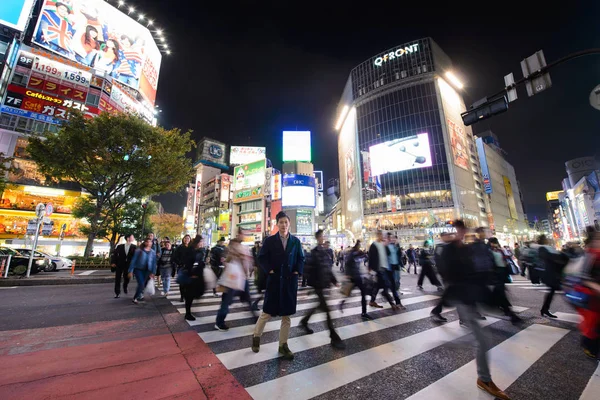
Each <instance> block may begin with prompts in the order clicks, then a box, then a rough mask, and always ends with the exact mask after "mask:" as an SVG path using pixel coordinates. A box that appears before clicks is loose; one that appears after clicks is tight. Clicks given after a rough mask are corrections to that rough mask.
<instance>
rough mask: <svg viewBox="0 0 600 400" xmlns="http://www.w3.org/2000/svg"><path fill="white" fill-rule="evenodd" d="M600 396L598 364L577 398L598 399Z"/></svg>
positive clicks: (599, 367)
mask: <svg viewBox="0 0 600 400" xmlns="http://www.w3.org/2000/svg"><path fill="white" fill-rule="evenodd" d="M598 397H600V365H598V368H596V371H595V372H594V374H593V375H592V377H591V378H590V380H589V382H588V384H587V386H586V387H585V389H584V390H583V393H582V394H581V397H580V398H579V400H598Z"/></svg>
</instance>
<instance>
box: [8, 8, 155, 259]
mask: <svg viewBox="0 0 600 400" xmlns="http://www.w3.org/2000/svg"><path fill="white" fill-rule="evenodd" d="M68 3H69V4H68V5H67V4H66V3H61V2H52V1H25V2H23V3H22V4H23V10H22V12H21V13H20V15H17V16H18V18H17V20H15V21H12V22H11V21H5V20H4V19H3V18H4V17H6V16H0V153H3V154H5V155H7V156H9V157H14V161H12V167H13V171H12V172H11V173H9V175H8V181H9V182H10V183H11V185H10V186H9V188H8V189H7V190H5V191H4V193H2V194H1V197H0V208H1V209H2V211H1V212H0V240H2V241H4V244H7V245H12V246H22V245H28V244H29V243H30V241H31V238H30V236H31V233H28V231H30V230H28V229H27V226H29V225H31V221H32V220H33V219H34V218H35V211H34V209H35V207H34V206H32V204H33V203H35V204H36V205H37V204H38V203H45V204H52V205H53V208H54V214H53V215H52V216H51V217H50V222H49V223H46V224H44V226H43V227H42V235H41V237H40V240H39V247H40V250H43V251H47V252H50V253H54V252H55V248H57V246H58V244H59V243H62V247H61V251H62V252H63V254H65V255H68V254H78V253H79V254H81V253H82V252H83V249H84V248H85V245H86V241H87V238H86V237H85V235H83V234H82V233H81V231H80V230H79V227H80V226H81V224H83V223H84V221H81V220H79V219H77V218H74V217H73V215H72V207H73V205H74V203H75V201H76V200H77V198H79V197H81V196H85V195H86V194H85V193H84V192H82V190H81V188H80V187H78V186H77V185H75V184H74V183H72V182H61V183H59V184H57V183H54V182H50V181H47V180H46V179H45V176H44V174H43V171H39V170H38V168H37V165H36V164H35V163H34V162H33V161H32V160H31V159H30V157H29V155H28V153H27V144H28V140H29V139H28V138H29V137H30V136H34V135H39V134H41V133H43V132H56V131H57V130H58V129H59V127H60V124H61V123H63V122H64V121H66V120H68V119H69V115H70V111H71V110H77V111H81V112H83V113H84V115H85V116H86V117H87V118H93V117H95V116H97V115H99V114H100V113H102V112H108V113H116V112H127V113H131V114H135V115H138V116H140V117H141V118H142V119H144V120H145V121H146V122H147V123H149V124H156V118H155V100H156V91H157V87H158V76H159V70H160V64H161V61H162V54H161V51H162V50H164V45H159V44H158V43H161V41H160V40H159V38H158V37H155V36H154V35H155V34H156V33H153V32H151V31H150V30H149V29H148V28H147V27H146V26H144V25H142V24H140V23H139V22H137V21H136V20H134V19H133V18H132V17H131V16H128V15H127V14H125V13H123V12H121V11H120V10H119V9H117V8H116V7H113V6H112V5H110V4H109V3H107V2H93V3H94V4H93V5H94V9H95V12H96V13H97V18H96V19H95V20H94V21H92V22H90V21H88V18H87V16H86V14H85V13H86V7H89V6H90V5H91V4H88V3H92V2H90V1H88V0H73V1H70V2H68ZM15 4H16V3H15ZM65 12H67V13H68V14H69V18H62V17H60V15H61V13H65ZM57 21H58V22H61V21H62V22H61V24H62V25H61V27H63V28H64V31H61V32H52V29H53V28H52V23H54V24H56V23H57ZM84 21H86V22H85V23H84ZM99 21H102V23H100V22H99ZM88 22H89V24H88ZM48 27H50V28H48ZM92 30H95V31H96V34H97V35H96V36H95V37H92V36H89V37H86V36H85V35H86V32H88V33H89V31H92ZM134 39H135V40H134ZM84 44H85V45H84ZM96 45H97V46H96ZM101 46H102V48H104V47H107V48H108V51H100V47H101ZM159 46H161V47H159ZM119 49H120V50H121V51H117V50H119ZM46 225H47V226H46ZM63 238H64V241H63V240H62V239H63ZM108 250H109V246H108V243H107V242H102V241H98V242H97V243H96V244H95V248H94V251H95V252H96V253H101V252H103V251H107V252H108Z"/></svg>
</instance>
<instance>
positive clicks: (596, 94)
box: [590, 85, 600, 110]
mask: <svg viewBox="0 0 600 400" xmlns="http://www.w3.org/2000/svg"><path fill="white" fill-rule="evenodd" d="M590 104H591V105H592V107H594V108H595V109H596V110H600V85H598V86H596V87H595V88H594V90H592V93H590Z"/></svg>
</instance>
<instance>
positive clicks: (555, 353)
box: [0, 274, 600, 400]
mask: <svg viewBox="0 0 600 400" xmlns="http://www.w3.org/2000/svg"><path fill="white" fill-rule="evenodd" d="M519 279H521V278H520V277H519ZM401 287H402V289H401V291H403V292H404V295H403V296H402V301H403V303H404V304H405V305H406V306H407V310H406V311H405V312H401V313H397V314H394V313H393V312H392V311H391V310H390V309H389V306H387V307H386V308H384V309H382V310H376V309H372V308H370V309H369V313H370V314H371V315H372V316H373V317H374V318H375V320H374V321H372V322H363V321H361V319H360V301H359V299H358V297H357V295H358V293H357V292H356V291H355V292H354V293H353V295H354V298H353V299H352V300H351V301H349V302H347V303H346V305H345V306H344V313H340V312H339V311H337V312H335V313H334V314H333V316H332V317H333V318H334V319H333V322H334V325H335V327H336V329H337V330H338V332H339V333H340V334H341V335H342V336H343V338H344V339H345V342H346V345H347V348H346V349H345V350H334V349H333V348H331V346H329V335H328V332H327V326H326V322H325V318H324V315H323V314H319V313H317V314H315V315H314V316H313V321H314V322H312V323H311V327H312V328H313V329H314V330H315V334H313V335H306V334H305V333H304V332H303V330H302V329H301V328H300V327H298V326H297V324H298V322H297V321H295V319H299V318H297V317H301V316H302V315H304V314H306V313H307V312H308V310H309V309H310V308H311V304H312V303H314V301H315V300H314V297H312V293H311V292H310V290H301V291H300V292H299V302H298V303H299V306H298V309H299V310H298V312H297V314H296V315H294V318H293V320H292V329H291V335H290V340H289V345H290V348H291V350H292V351H295V352H296V359H295V360H294V361H292V362H288V361H283V360H282V359H280V358H278V355H277V341H278V327H279V321H278V319H277V318H274V319H273V320H272V323H271V324H269V325H267V329H266V330H265V333H264V335H263V337H262V347H261V351H260V353H258V354H254V353H252V352H251V351H250V348H249V347H250V343H251V335H252V328H253V321H252V318H251V315H250V313H249V312H248V308H247V307H246V306H245V305H242V304H239V302H236V303H234V305H233V306H232V308H231V310H230V314H229V315H228V317H227V323H228V325H229V326H230V328H231V329H230V331H229V332H218V331H216V330H215V329H214V318H215V316H216V313H217V310H218V307H219V304H220V299H216V298H213V297H212V294H207V295H205V296H204V297H203V298H202V299H200V300H196V301H195V304H194V314H195V315H196V317H197V318H198V319H197V321H195V322H193V323H192V324H191V328H192V329H194V330H195V331H196V332H197V333H198V335H199V336H200V338H202V339H203V340H204V341H205V342H206V343H207V344H208V346H209V347H210V349H211V350H212V351H213V352H214V353H215V354H216V355H217V357H218V359H219V360H220V361H221V362H222V363H223V364H224V365H225V367H227V368H228V369H229V370H230V371H231V373H232V374H233V376H234V377H235V378H236V379H237V380H238V381H239V383H240V384H241V385H242V386H243V387H244V388H246V390H247V391H248V393H249V394H250V395H251V396H252V397H254V398H255V399H273V398H288V399H301V398H322V399H339V398H341V397H344V398H345V399H364V398H367V397H369V398H382V399H387V398H394V399H404V398H411V399H428V398H440V399H446V398H447V399H468V398H481V399H486V398H491V397H489V396H487V395H484V394H482V393H479V392H478V390H477V388H476V385H475V380H476V373H475V370H474V362H473V360H474V348H473V344H474V337H473V336H472V334H471V333H470V331H469V330H468V329H466V328H461V327H459V326H458V322H457V319H458V316H457V314H456V312H455V311H452V310H450V311H446V313H445V314H444V315H445V316H446V317H447V318H448V319H449V322H447V323H445V324H442V325H438V324H437V323H435V322H433V321H432V320H431V319H430V318H429V311H430V309H431V307H433V306H434V305H435V304H436V302H437V297H436V296H438V295H439V293H438V292H437V291H436V290H435V288H434V287H433V286H430V285H428V284H426V285H425V290H424V291H419V290H417V289H416V276H415V275H412V274H411V275H407V274H403V276H402V285H401ZM112 289H113V287H112V285H111V284H102V285H69V286H40V287H18V288H14V289H8V288H0V335H1V331H11V330H22V329H37V328H48V327H58V326H62V327H66V328H65V329H68V326H69V325H76V324H83V323H95V322H98V321H116V322H118V321H123V320H128V319H135V320H136V321H138V322H136V324H138V328H140V327H141V330H144V329H146V330H149V331H150V330H153V329H158V330H160V329H162V328H160V327H159V324H158V322H157V321H158V320H157V315H158V313H157V311H159V310H160V308H164V309H167V308H171V309H172V308H173V306H175V307H176V308H177V311H179V312H178V313H177V312H175V313H173V312H171V314H169V315H170V318H173V319H175V320H177V321H178V323H179V324H180V326H181V329H182V330H184V329H189V327H188V325H187V323H185V322H183V304H181V303H179V302H178V300H179V294H178V288H177V286H176V285H175V286H174V287H172V289H171V293H170V294H169V296H168V298H167V299H165V298H157V299H156V300H155V301H152V302H147V303H145V304H144V303H141V304H140V305H137V306H136V305H134V304H133V303H131V293H132V292H133V287H131V288H130V294H129V295H128V296H126V297H123V298H121V299H114V298H113V297H114V294H113V292H112ZM544 290H545V289H544V288H543V287H533V286H532V285H530V284H529V283H528V282H526V281H523V280H520V281H516V282H515V284H514V285H509V288H508V291H509V296H510V300H511V302H512V304H513V305H514V306H515V307H518V310H519V311H520V315H521V317H522V318H523V319H524V320H525V323H524V324H523V325H522V326H518V327H517V326H513V325H512V324H511V323H510V322H509V321H507V320H506V318H505V317H502V316H489V315H488V321H487V322H486V324H487V326H486V327H485V328H484V331H485V333H486V336H487V338H488V343H487V345H486V348H487V349H489V352H488V355H489V358H490V363H491V369H492V371H491V372H492V377H493V379H494V380H495V381H496V383H497V384H498V385H499V386H501V387H502V388H504V389H506V391H507V393H508V394H509V395H510V396H511V397H512V398H513V399H527V400H537V399H540V400H542V399H543V400H546V399H556V400H563V399H564V400H571V399H582V400H583V399H585V400H591V399H598V398H600V387H599V386H594V385H600V369H599V368H598V363H597V362H595V361H593V360H590V359H588V358H586V357H585V356H584V355H583V353H582V352H581V349H580V347H579V340H580V336H579V332H578V331H577V324H576V321H577V318H578V316H577V315H576V313H575V312H574V310H573V309H572V308H571V307H570V306H569V305H568V304H566V303H565V301H564V300H563V298H562V297H563V295H561V294H556V296H555V300H554V303H553V305H552V307H551V311H552V312H559V313H560V314H559V315H560V317H561V318H560V319H559V320H549V319H547V318H542V317H541V316H540V313H539V309H540V306H541V304H542V302H543V297H544V294H545V293H544ZM329 293H330V297H329V301H331V302H332V303H336V302H337V300H338V299H340V298H341V294H340V293H339V291H338V290H337V289H331V290H330V291H329ZM378 301H379V302H380V304H383V301H382V300H378ZM170 303H172V305H171V304H170ZM331 309H332V310H338V308H337V306H335V304H332V306H331ZM143 324H146V325H143ZM7 333H9V332H7ZM5 336H6V335H5ZM1 342H2V340H0V343H1ZM6 345H7V343H4V346H6ZM0 347H1V346H0ZM17 347H18V346H17ZM586 387H587V389H586ZM586 396H587V397H586ZM590 396H591V397H590Z"/></svg>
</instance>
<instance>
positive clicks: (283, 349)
mask: <svg viewBox="0 0 600 400" xmlns="http://www.w3.org/2000/svg"><path fill="white" fill-rule="evenodd" d="M279 354H282V355H283V359H284V360H288V361H292V360H293V359H294V353H292V351H291V350H290V348H289V347H288V345H287V343H284V344H283V345H281V346H279Z"/></svg>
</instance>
